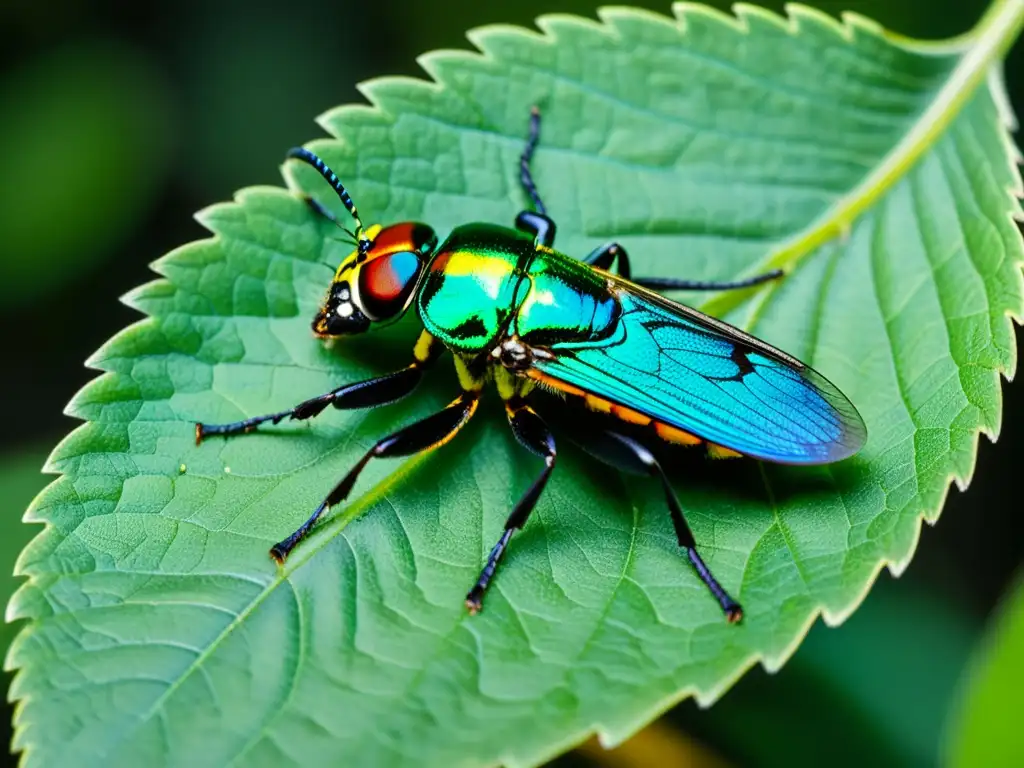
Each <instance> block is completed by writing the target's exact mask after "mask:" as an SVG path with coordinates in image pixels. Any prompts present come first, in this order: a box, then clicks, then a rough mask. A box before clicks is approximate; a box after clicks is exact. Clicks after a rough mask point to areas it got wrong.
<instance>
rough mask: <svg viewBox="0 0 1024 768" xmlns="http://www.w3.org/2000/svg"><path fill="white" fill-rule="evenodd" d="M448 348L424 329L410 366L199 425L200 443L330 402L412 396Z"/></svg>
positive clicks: (340, 404)
mask: <svg viewBox="0 0 1024 768" xmlns="http://www.w3.org/2000/svg"><path fill="white" fill-rule="evenodd" d="M443 350H444V347H443V346H442V345H441V344H438V343H436V341H435V340H434V337H433V336H430V335H429V334H427V333H426V332H424V333H423V334H422V335H421V336H420V340H419V342H417V344H416V348H415V351H414V357H413V361H412V363H411V364H410V365H408V366H407V367H405V368H403V369H402V370H400V371H395V372H394V373H389V374H386V375H384V376H378V377H375V378H372V379H367V380H366V381H357V382H355V383H353V384H345V385H344V386H341V387H338V388H337V389H332V390H331V391H330V392H327V393H325V394H322V395H318V396H317V397H314V398H310V399H309V400H304V401H302V402H301V403H299V404H298V405H296V406H295V407H294V408H289V409H288V410H286V411H279V412H277V413H268V414H266V415H264V416H253V417H251V418H248V419H242V420H241V421H234V422H231V423H229V424H203V423H198V424H196V445H198V444H199V443H201V442H202V441H203V438H206V437H210V436H211V435H224V436H225V437H226V436H229V435H237V434H240V433H243V432H252V431H253V430H254V429H256V427H258V426H259V425H260V424H265V423H266V422H268V421H269V422H271V423H273V424H279V423H280V422H281V421H283V420H284V419H295V420H299V421H302V420H305V419H311V418H313V417H314V416H318V415H320V413H321V412H322V411H323V410H324V409H325V408H327V406H329V405H333V406H334V407H335V408H340V409H343V410H349V409H353V408H373V407H374V406H378V405H387V404H389V403H393V402H395V401H396V400H401V399H402V398H403V397H406V396H407V395H409V394H410V393H411V392H412V391H413V390H414V389H415V388H416V386H417V385H418V384H419V383H420V381H421V380H422V378H423V372H424V370H426V368H427V367H428V366H429V365H430V364H431V363H432V362H433V361H434V360H436V359H437V357H438V355H440V353H441V352H442V351H443Z"/></svg>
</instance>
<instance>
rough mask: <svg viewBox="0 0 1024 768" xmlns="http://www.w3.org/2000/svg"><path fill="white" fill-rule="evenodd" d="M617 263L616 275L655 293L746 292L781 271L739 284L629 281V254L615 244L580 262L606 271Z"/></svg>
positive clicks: (650, 279)
mask: <svg viewBox="0 0 1024 768" xmlns="http://www.w3.org/2000/svg"><path fill="white" fill-rule="evenodd" d="M616 262H618V270H617V271H618V274H619V276H620V277H623V278H625V279H626V280H632V281H633V282H634V283H636V284H637V285H642V286H643V287H644V288H652V289H654V290H657V291H727V290H730V289H732V288H750V287H751V286H754V285H760V284H761V283H767V282H768V281H769V280H776V279H778V278H780V277H782V275H783V272H782V270H781V269H773V270H772V271H771V272H765V273H764V274H763V275H755V276H754V277H745V278H743V279H741V280H722V281H716V280H679V279H676V278H674V277H632V276H631V273H632V270H631V269H630V266H629V254H628V253H626V249H625V248H623V247H622V246H621V245H619V244H618V243H605V244H604V245H602V246H599V247H597V248H595V249H594V250H593V251H591V252H590V255H589V256H587V257H586V258H585V259H583V263H584V264H589V265H590V266H592V267H597V268H598V269H604V270H610V269H611V268H612V266H613V265H614V264H615V263H616Z"/></svg>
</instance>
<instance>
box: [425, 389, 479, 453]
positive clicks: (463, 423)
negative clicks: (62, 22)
mask: <svg viewBox="0 0 1024 768" xmlns="http://www.w3.org/2000/svg"><path fill="white" fill-rule="evenodd" d="M465 399H466V396H465V395H459V396H458V397H456V398H455V399H454V400H452V401H451V402H450V403H448V405H447V406H445V407H446V408H451V407H452V406H453V405H458V404H459V403H462V402H464V401H465ZM478 405H480V398H479V397H477V396H476V395H473V397H472V399H471V400H470V401H469V410H468V411H466V415H465V417H463V419H462V421H461V422H460V423H459V425H458V426H457V427H455V429H453V430H452V431H451V432H449V433H448V434H447V435H445V436H444V437H442V438H441V439H440V440H438V441H437V442H436V443H434V444H433V445H431V446H430V447H429V448H427V450H428V451H432V450H434V449H435V448H440V447H441V446H442V445H444V444H445V443H447V442H448V441H449V440H451V439H452V438H453V437H455V435H457V434H458V433H459V430H461V429H462V428H463V427H464V426H466V422H467V421H469V420H470V419H471V418H473V414H474V413H476V407H477V406H478Z"/></svg>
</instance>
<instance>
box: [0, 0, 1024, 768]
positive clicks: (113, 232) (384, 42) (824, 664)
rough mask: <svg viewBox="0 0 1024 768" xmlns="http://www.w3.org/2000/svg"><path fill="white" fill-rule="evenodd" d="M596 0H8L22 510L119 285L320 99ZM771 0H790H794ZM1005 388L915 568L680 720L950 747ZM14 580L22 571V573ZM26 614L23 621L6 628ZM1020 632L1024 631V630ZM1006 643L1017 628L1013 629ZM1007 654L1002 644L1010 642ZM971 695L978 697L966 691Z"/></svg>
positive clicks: (9, 192) (953, 3)
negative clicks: (942, 719)
mask: <svg viewBox="0 0 1024 768" xmlns="http://www.w3.org/2000/svg"><path fill="white" fill-rule="evenodd" d="M599 4H600V3H598V2H595V1H594V0H589V1H588V0H520V2H517V3H514V4H511V3H479V2H475V0H433V1H432V2H422V0H394V1H393V2H389V3H379V4H366V3H356V2H354V0H333V1H331V0H292V2H289V3H287V4H276V5H275V6H273V7H272V8H266V7H262V6H260V7H255V6H252V5H251V4H248V3H243V2H241V0H217V1H216V2H200V1H199V0H183V1H182V2H179V3H176V4H174V5H173V6H165V5H163V4H153V5H144V4H140V5H135V6H132V7H131V9H127V8H125V7H120V6H118V5H116V4H108V3H100V2H95V1H94V0H93V1H90V0H55V2H53V3H46V4H41V3H34V2H30V1H29V0H11V2H6V3H3V4H2V6H0V26H2V27H3V30H4V40H5V44H4V46H3V47H2V49H0V116H2V119H0V159H2V161H3V162H2V164H0V166H2V168H3V173H2V174H0V327H3V328H4V330H5V331H8V333H6V334H5V336H6V337H7V338H6V344H7V360H6V361H5V373H7V375H6V376H5V377H3V378H2V379H0V387H2V388H3V389H2V390H0V392H2V395H3V397H2V401H3V402H4V403H5V405H6V406H7V408H8V412H7V413H6V415H5V419H6V421H5V430H4V431H3V438H2V440H3V442H2V444H0V448H2V450H3V451H4V452H5V453H4V458H3V459H2V464H3V468H2V469H0V498H3V499H5V500H6V501H8V502H9V503H8V504H6V505H5V509H6V510H14V509H21V508H24V506H26V505H27V502H28V500H29V499H30V498H31V496H32V495H34V493H35V491H36V490H38V489H39V488H40V487H41V486H42V484H43V483H44V482H45V478H44V477H43V476H42V475H40V474H39V467H40V466H41V463H42V454H41V453H40V447H39V446H40V445H53V444H54V443H55V441H56V437H57V436H58V435H59V434H61V433H63V432H65V431H66V429H67V426H68V421H67V420H66V419H65V418H64V417H62V415H61V411H62V408H63V406H64V404H65V403H66V402H67V401H68V399H69V398H70V396H71V395H72V394H73V393H74V392H75V391H76V390H77V389H79V387H80V386H81V385H82V384H83V383H84V382H85V381H86V380H87V379H89V378H91V376H92V373H90V372H88V371H86V370H85V369H84V368H83V367H82V364H81V363H82V360H84V359H85V358H86V357H87V356H88V355H89V354H90V353H91V352H92V351H93V350H94V349H95V348H96V346H97V345H98V344H99V343H100V341H101V340H103V339H106V338H108V337H109V336H110V335H112V333H113V332H115V331H116V330H118V329H119V328H121V327H123V326H124V325H125V324H126V323H127V322H130V321H131V320H133V319H135V318H136V317H137V316H135V315H133V314H132V313H130V312H128V311H127V310H125V309H124V308H123V307H120V306H119V305H118V304H117V296H118V295H120V294H122V293H124V292H125V291H127V290H128V289H130V288H131V287H133V286H135V285H137V284H139V283H141V282H143V281H145V280H147V279H148V278H149V274H150V273H149V272H148V270H147V267H146V264H147V263H148V262H149V261H151V260H152V259H154V258H156V257H158V256H159V255H161V254H162V253H164V252H166V251H167V250H169V249H170V248H171V247H173V246H175V245H178V244H180V243H183V242H186V241H188V240H190V239H193V238H195V237H196V236H199V235H200V234H201V232H200V230H199V229H198V227H196V226H195V225H194V224H193V223H192V221H191V218H190V217H191V213H192V212H193V211H195V210H198V209H199V208H201V207H203V206H205V205H207V204H209V203H211V202H213V201H215V200H221V199H227V198H229V197H230V195H231V193H232V192H233V191H234V190H235V189H236V188H238V187H240V186H243V185H247V184H252V183H279V175H278V166H279V164H280V161H281V158H282V156H283V151H284V149H285V148H287V147H288V146H291V145H293V144H297V143H302V142H304V141H307V140H308V139H310V138H313V137H315V136H318V135H320V131H319V129H318V128H317V127H316V126H315V125H314V123H313V119H314V117H315V116H316V115H318V114H320V113H321V112H322V111H323V110H325V109H326V108H328V107H330V106H333V105H336V104H340V103H345V102H351V101H356V100H358V99H359V96H358V94H357V92H356V90H355V88H354V84H355V83H356V82H358V81H359V80H361V79H365V78H367V77H370V76H373V75H381V74H392V73H403V74H408V75H414V76H419V75H421V70H420V69H419V68H418V66H417V65H416V64H415V56H416V55H417V54H419V53H421V52H423V51H425V50H429V49H433V48H439V47H445V46H447V47H466V43H465V37H464V32H465V30H466V29H468V28H470V27H473V26H476V25H479V24H484V23H513V24H525V25H529V24H530V22H531V19H532V18H533V17H535V16H536V15H538V14H540V13H550V12H570V13H577V14H581V15H589V16H593V14H594V10H595V8H596V6H597V5H599ZM635 4H638V5H641V6H644V7H648V8H651V9H652V10H656V11H661V12H664V11H665V10H666V9H667V7H668V2H667V0H665V2H651V1H650V0H645V1H644V2H638V3H635ZM711 4H712V5H716V6H718V7H720V8H726V7H728V5H730V3H729V2H724V1H723V0H715V2H712V3H711ZM762 4H763V5H766V6H767V7H770V8H773V9H776V10H781V8H782V7H783V5H784V2H782V0H771V1H770V2H763V3H762ZM811 4H813V5H816V6H817V7H819V8H822V9H823V10H826V11H828V12H830V13H837V12H839V11H841V10H845V9H849V10H853V11H856V12H858V13H861V14H864V15H866V16H869V17H872V18H875V19H877V20H878V21H879V22H881V23H882V24H884V25H885V26H887V27H889V28H892V29H895V30H897V31H899V32H902V33H905V34H910V35H913V36H917V37H945V36H950V35H953V34H957V33H959V32H961V31H964V30H966V29H967V28H969V27H970V26H971V25H972V24H973V23H974V21H975V20H976V19H977V18H978V16H979V15H980V14H981V12H982V10H983V8H984V7H985V5H986V2H985V0H845V1H844V0H819V1H818V2H813V3H811ZM1020 75H1021V65H1020V54H1019V53H1014V54H1013V55H1012V56H1011V59H1010V62H1009V65H1008V79H1009V83H1010V90H1011V96H1012V97H1013V100H1014V102H1015V104H1017V105H1020V104H1021V103H1022V88H1021V86H1022V83H1021V76H1020ZM54 307H58V308H62V309H64V310H69V309H70V310H73V311H65V312H55V311H54ZM69 326H70V328H69ZM1006 394H1007V400H1006V407H1005V427H1004V430H1003V436H1002V437H1003V439H1002V440H1001V442H1000V445H999V446H998V447H992V446H988V445H985V444H983V445H982V447H981V455H980V458H979V467H978V472H977V476H976V477H975V479H974V482H973V486H974V487H972V489H971V491H970V492H969V493H968V494H966V495H960V494H956V493H954V494H952V497H951V499H950V502H949V504H948V505H947V511H946V513H945V514H944V518H943V525H942V526H940V527H939V528H938V529H937V530H935V531H932V530H930V529H926V530H925V531H924V533H923V534H922V539H923V540H922V543H921V550H920V552H919V553H918V555H917V557H916V559H915V561H914V564H913V566H912V567H911V569H910V571H909V572H908V574H907V575H906V576H904V577H903V579H901V580H900V582H897V583H895V584H893V583H890V582H889V581H888V579H883V581H882V583H881V584H880V586H879V587H878V588H876V589H875V590H874V591H873V592H872V594H871V595H870V596H869V597H868V599H867V601H866V603H865V605H864V606H863V607H862V608H861V609H860V610H859V611H858V613H856V614H855V615H854V616H853V617H852V618H851V620H850V621H849V622H848V623H847V624H845V625H844V627H843V628H842V629H841V630H838V631H835V630H828V629H825V628H824V627H820V626H819V627H815V629H814V630H812V632H811V634H810V636H809V638H808V639H807V641H806V642H805V644H804V646H803V647H802V648H801V650H800V651H799V652H798V653H797V655H796V656H795V657H794V659H793V661H792V662H791V663H790V664H789V665H787V667H786V668H785V669H784V670H783V671H782V672H780V673H779V674H778V675H775V676H769V675H767V674H764V673H761V672H758V673H755V674H752V675H749V676H748V677H747V678H746V679H745V680H744V681H743V682H742V683H741V684H740V685H739V686H737V688H736V689H735V690H734V691H732V692H731V693H730V694H728V695H727V696H726V698H725V699H724V700H723V701H722V702H720V703H719V704H718V705H716V707H715V708H714V709H712V710H711V711H710V712H704V711H698V710H696V708H695V707H693V706H692V705H690V704H687V705H684V706H683V707H681V708H680V710H678V711H677V712H675V713H673V714H672V715H671V716H670V722H671V723H673V724H676V725H679V724H681V727H685V728H686V729H687V730H689V731H690V732H691V733H695V734H698V735H699V737H700V738H701V739H703V740H704V741H705V742H706V743H707V744H708V745H709V746H710V748H711V749H713V750H714V751H717V752H719V753H721V754H723V755H726V756H728V757H731V758H732V759H735V760H737V761H739V762H741V763H743V764H747V765H769V764H771V763H772V760H773V757H772V751H773V750H778V749H781V748H782V747H784V746H787V745H792V744H793V743H794V742H796V741H797V740H802V741H803V742H804V747H805V748H804V750H803V751H802V752H800V753H795V754H792V755H790V757H791V760H789V761H787V762H788V764H790V765H800V764H806V765H814V764H820V763H821V762H824V761H825V759H826V758H827V759H828V761H829V763H830V764H832V765H840V764H855V763H858V762H859V763H861V764H863V762H865V761H866V760H867V759H869V758H871V757H872V756H873V755H874V756H876V757H877V758H878V759H877V760H875V761H874V762H875V764H879V765H884V764H910V765H914V764H921V765H924V764H930V763H932V762H933V760H932V758H933V757H934V750H935V749H936V748H937V744H938V743H939V742H938V722H939V721H938V715H937V711H938V709H940V708H941V706H943V705H945V704H946V703H947V702H948V696H949V693H950V691H951V686H952V683H951V680H953V679H954V678H955V677H956V676H957V675H958V674H960V672H961V669H962V665H963V662H964V659H965V653H966V650H965V647H966V643H967V642H968V641H970V640H971V639H972V638H973V637H975V636H976V635H977V633H978V632H979V627H980V626H981V624H982V622H983V619H984V617H985V615H986V613H987V612H988V611H989V610H990V608H991V606H992V605H993V603H994V601H995V599H996V595H997V594H998V593H999V592H1001V591H1002V589H1003V588H1004V587H1005V585H1006V584H1007V582H1008V580H1009V578H1010V574H1011V573H1012V572H1013V570H1014V568H1015V567H1016V566H1017V565H1018V564H1019V563H1020V561H1021V556H1022V552H1024V543H1022V542H1024V536H1022V525H1024V523H1022V521H1021V520H1020V517H1019V514H1018V512H1017V511H1016V510H1017V508H1018V507H1019V502H1015V501H1014V499H1015V498H1016V490H1015V471H1016V468H1017V467H1019V456H1020V451H1019V449H1018V448H1017V447H1016V446H1018V445H1020V444H1021V441H1022V440H1024V397H1022V394H1021V387H1020V386H1019V384H1018V385H1016V386H1014V387H1007V388H1006ZM36 530H37V528H36V527H35V526H26V525H23V524H21V523H20V515H17V514H10V515H7V516H6V517H4V518H3V520H2V527H0V536H2V540H3V541H4V542H6V543H5V545H4V547H3V548H2V549H0V556H2V557H3V558H5V561H6V563H7V565H6V566H5V567H6V569H7V572H8V573H10V571H11V568H12V566H13V559H14V557H15V556H16V554H17V552H18V551H19V550H20V549H21V547H22V545H23V544H24V542H25V541H26V540H27V539H28V538H29V537H31V536H32V535H34V533H35V532H36ZM908 582H909V584H908ZM12 583H13V579H10V578H8V581H7V583H6V584H5V587H4V588H5V589H6V590H8V592H9V591H10V589H11V585H12ZM1018 604H1019V603H1018ZM1007 615H1008V616H1009V614H1007ZM1018 616H1019V614H1018ZM1009 624H1010V621H1009V619H1006V620H1004V625H1003V626H1004V629H1003V630H1002V635H1001V636H1002V637H1003V638H1012V637H1013V635H1011V634H1009V633H1008V631H1007V630H1006V629H1005V626H1007V625H1009ZM1013 626H1017V627H1019V626H1020V622H1019V621H1018V622H1017V624H1015V625H1013ZM12 634H13V631H12V628H11V627H7V628H6V630H5V634H4V635H3V637H2V638H0V643H4V644H6V643H7V642H8V641H9V639H10V637H11V636H12ZM1017 638H1018V639H1017V640H1016V641H1014V642H1016V643H1018V645H1017V646H1016V647H1017V648H1019V647H1021V643H1022V642H1024V641H1022V640H1021V639H1020V637H1019V633H1018V634H1017ZM994 643H995V641H989V645H987V646H986V647H992V648H994V647H996V645H994ZM999 647H1001V648H1003V649H1009V648H1011V646H1009V645H1008V641H1007V644H1004V645H1002V646H999ZM1000 653H1001V654H1002V655H1001V656H999V658H1001V659H1003V660H1008V659H1011V658H1012V656H1013V653H1012V651H1011V650H1003V651H1001V652H1000ZM1017 653H1018V655H1019V651H1018V652H1017ZM990 663H991V666H988V667H986V666H985V665H984V664H983V663H981V662H978V663H976V664H975V665H974V666H972V669H973V670H979V669H980V670H990V671H991V672H990V677H989V678H988V682H984V683H981V682H979V683H977V684H976V690H977V691H978V693H977V698H976V699H975V701H978V702H979V703H978V704H977V705H976V706H977V707H978V712H979V713H981V719H980V720H978V721H977V722H978V723H987V722H990V721H991V722H993V723H995V724H998V723H999V722H1000V720H999V715H1000V713H1002V714H1007V713H1008V714H1009V715H1011V716H1012V715H1013V714H1015V713H1018V712H1019V708H1020V705H1019V701H1020V699H1019V696H1020V694H1019V691H1020V690H1021V688H1020V686H1018V687H1017V688H1016V689H1013V690H1011V689H1009V688H1008V687H1006V686H1002V685H999V684H998V681H999V680H1000V677H999V675H1000V674H1002V673H1001V672H997V670H999V669H1001V666H1000V665H999V664H997V663H996V662H994V661H993V662H990ZM1019 669H1020V668H1019V667H1018V668H1017V670H1018V673H1019ZM979 674H981V673H979ZM964 706H965V707H968V705H964ZM972 706H973V705H972ZM962 711H963V712H965V713H967V714H965V715H964V716H965V717H967V718H968V719H969V720H970V719H971V718H972V717H973V716H972V715H971V714H970V713H971V710H970V708H969V707H968V708H966V709H964V710H962ZM989 714H992V717H989ZM9 716H10V713H9V712H8V713H7V715H0V717H5V718H6V719H8V720H9ZM972 722H973V720H972ZM1012 725H1015V723H1011V726H1012ZM970 732H972V733H977V734H979V735H983V732H982V731H980V730H972V731H970ZM1017 733H1018V735H1019V729H1017ZM986 738H991V737H990V736H986ZM971 743H972V741H971V739H969V738H968V737H966V736H965V737H963V738H962V739H961V740H960V741H958V742H957V745H958V746H957V749H959V750H960V751H958V752H956V755H957V757H958V759H961V760H962V759H963V756H964V755H965V754H967V753H966V752H964V751H963V750H965V749H967V747H966V746H965V745H969V744H971ZM973 743H974V744H978V743H980V744H982V745H984V744H985V741H984V739H982V741H981V742H973ZM876 748H877V750H878V751H875V749H876ZM972 748H973V747H972ZM776 754H777V752H776ZM566 760H567V761H568V760H571V759H570V758H567V759H566ZM961 764H964V763H962V762H961ZM975 764H977V763H975Z"/></svg>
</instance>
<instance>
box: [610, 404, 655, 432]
mask: <svg viewBox="0 0 1024 768" xmlns="http://www.w3.org/2000/svg"><path fill="white" fill-rule="evenodd" d="M612 415H613V416H615V417H616V418H619V419H622V421H624V422H626V423H627V424H638V425H640V426H641V427H644V426H647V425H648V424H650V423H651V417H650V416H648V415H647V414H645V413H640V411H634V410H633V409H632V408H627V407H626V406H624V405H613V406H612Z"/></svg>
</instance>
